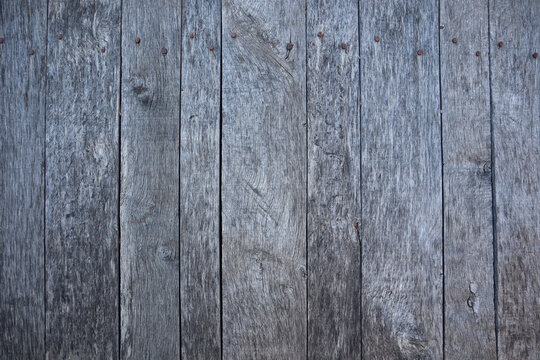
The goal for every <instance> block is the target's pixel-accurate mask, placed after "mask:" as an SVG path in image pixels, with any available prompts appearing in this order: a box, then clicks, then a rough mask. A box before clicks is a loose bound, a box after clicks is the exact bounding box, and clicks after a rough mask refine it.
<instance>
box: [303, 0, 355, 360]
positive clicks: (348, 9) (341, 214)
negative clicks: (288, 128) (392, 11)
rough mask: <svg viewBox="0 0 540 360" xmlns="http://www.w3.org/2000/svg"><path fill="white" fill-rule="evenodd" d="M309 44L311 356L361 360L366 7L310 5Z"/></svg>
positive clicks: (339, 3)
mask: <svg viewBox="0 0 540 360" xmlns="http://www.w3.org/2000/svg"><path fill="white" fill-rule="evenodd" d="M307 39H308V43H307V56H308V60H307V66H308V69H307V93H308V107H307V111H308V122H307V123H308V159H309V172H308V199H309V202H308V279H309V281H308V357H309V358H310V359H358V358H360V356H361V342H362V339H361V333H362V329H361V328H362V319H361V308H360V305H361V301H362V297H361V285H362V282H361V279H362V277H361V246H360V221H361V218H360V215H361V212H360V205H361V204H360V201H361V199H360V195H361V189H360V185H361V184H360V121H359V120H360V116H359V106H360V94H359V93H360V88H359V58H358V48H359V39H358V3H357V2H355V1H336V2H327V1H322V0H310V1H308V3H307ZM342 44H345V46H342ZM343 47H345V48H343Z"/></svg>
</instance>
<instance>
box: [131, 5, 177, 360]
mask: <svg viewBox="0 0 540 360" xmlns="http://www.w3.org/2000/svg"><path fill="white" fill-rule="evenodd" d="M180 10H181V6H180V0H178V1H165V0H161V1H151V2H148V1H143V0H140V1H124V2H123V9H122V99H121V106H122V119H121V148H122V152H121V162H122V166H121V196H120V225H121V240H122V241H121V245H120V264H121V280H120V284H121V292H120V298H121V329H120V336H121V344H120V347H121V356H122V358H124V359H148V358H156V359H172V358H178V357H179V356H180V304H179V302H180V294H179V289H180V278H179V266H180V262H179V242H180V240H179V195H178V193H179V165H180V156H179V151H180V149H179V148H180V143H179V139H180V66H181V61H180V53H181V42H180V40H181V39H180V30H181V28H180V22H181V13H180ZM137 39H139V40H140V41H139V42H138V43H137Z"/></svg>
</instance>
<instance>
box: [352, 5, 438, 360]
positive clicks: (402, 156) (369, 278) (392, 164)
mask: <svg viewBox="0 0 540 360" xmlns="http://www.w3.org/2000/svg"><path fill="white" fill-rule="evenodd" d="M359 16H360V23H361V25H360V34H361V40H360V44H361V51H360V56H361V64H362V66H361V79H362V80H361V99H362V113H361V117H362V125H361V129H362V132H361V133H362V223H361V231H362V234H361V240H362V256H363V257H362V312H363V315H362V319H363V328H362V334H363V341H362V347H363V351H362V352H363V356H364V358H367V359H388V358H400V359H418V358H426V359H431V358H436V359H438V358H441V357H442V345H443V337H442V178H441V177H442V169H441V129H440V114H439V106H440V101H439V51H438V50H439V49H438V31H439V22H438V2H437V1H431V0H430V1H423V2H419V1H415V2H403V1H395V0H382V1H377V2H360V15H359ZM376 37H379V42H376V41H375V38H376ZM419 50H420V51H421V52H418V51H419ZM419 54H421V55H419Z"/></svg>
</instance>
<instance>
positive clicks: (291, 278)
mask: <svg viewBox="0 0 540 360" xmlns="http://www.w3.org/2000/svg"><path fill="white" fill-rule="evenodd" d="M222 14H223V84H222V88H223V93H222V101H223V103H222V104H223V112H222V206H223V213H222V217H223V219H222V221H223V230H222V231H223V240H222V251H223V255H222V256H223V260H222V261H223V270H222V271H223V272H222V279H223V285H222V286H223V357H224V358H226V359H231V358H234V359H254V358H256V359H299V358H303V357H305V356H306V335H307V334H306V324H307V319H306V310H307V309H306V165H307V162H306V128H305V122H306V89H305V86H306V75H305V70H306V68H305V66H306V53H305V50H306V44H305V25H306V24H305V3H304V1H300V0H288V1H276V2H267V1H263V0H255V1H249V2H246V1H240V0H225V1H223V12H222ZM233 33H235V34H237V36H236V38H233V37H232V34H233ZM289 42H290V43H291V44H292V45H293V47H292V49H290V50H287V43H289Z"/></svg>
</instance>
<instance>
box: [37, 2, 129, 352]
mask: <svg viewBox="0 0 540 360" xmlns="http://www.w3.org/2000/svg"><path fill="white" fill-rule="evenodd" d="M119 5H120V1H118V0H110V1H98V2H95V1H86V0H81V1H69V0H51V1H49V15H48V16H49V19H48V22H49V31H48V37H49V45H48V59H49V60H50V61H49V62H48V80H47V81H48V92H47V94H48V96H47V129H46V152H47V155H46V160H47V163H46V268H47V283H46V291H47V344H46V346H47V357H48V358H50V359H57V358H77V359H79V358H94V359H95V358H117V357H118V272H117V267H118V221H117V217H118V209H117V205H118V90H119V80H120V76H119V75H120V74H119V73H120V72H119V70H120V25H119V22H120V6H119ZM60 34H62V39H59V35H60Z"/></svg>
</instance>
